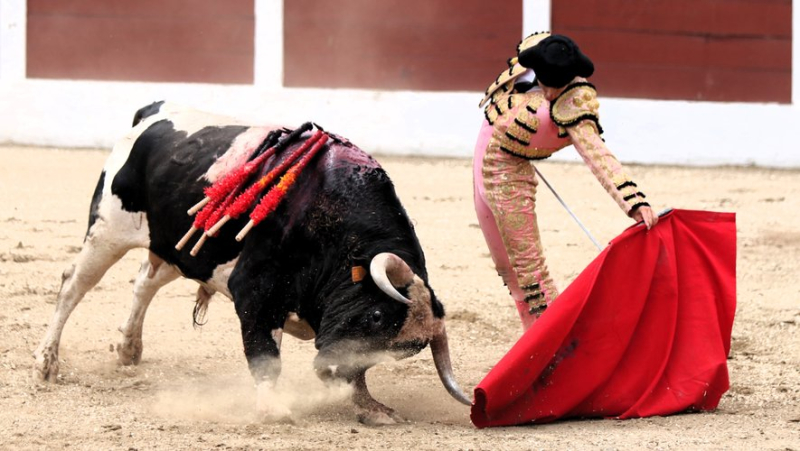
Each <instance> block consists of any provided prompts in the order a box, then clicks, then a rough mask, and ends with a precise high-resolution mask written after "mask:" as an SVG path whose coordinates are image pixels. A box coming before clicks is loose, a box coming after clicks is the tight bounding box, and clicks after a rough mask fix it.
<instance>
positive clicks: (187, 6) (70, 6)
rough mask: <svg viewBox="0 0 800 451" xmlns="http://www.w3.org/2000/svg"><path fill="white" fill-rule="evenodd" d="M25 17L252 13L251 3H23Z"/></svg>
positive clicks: (32, 0)
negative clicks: (25, 8)
mask: <svg viewBox="0 0 800 451" xmlns="http://www.w3.org/2000/svg"><path fill="white" fill-rule="evenodd" d="M27 1H28V15H34V16H35V15H80V16H115V17H119V16H123V17H182V18H187V17H193V16H206V17H228V16H250V17H252V16H253V14H254V5H253V0H225V1H207V0H167V1H165V0H136V1H113V0H112V1H109V0H69V1H58V0H27Z"/></svg>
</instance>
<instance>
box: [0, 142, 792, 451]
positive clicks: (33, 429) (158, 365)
mask: <svg viewBox="0 0 800 451" xmlns="http://www.w3.org/2000/svg"><path fill="white" fill-rule="evenodd" d="M106 155H107V152H105V151H100V150H56V149H38V148H16V147H0V161H2V162H3V164H2V165H0V296H1V297H2V298H1V299H0V303H1V304H0V305H2V306H3V308H2V310H0V449H61V448H68V449H104V450H106V449H108V450H112V449H122V450H130V449H137V450H149V449H339V448H341V449H378V448H383V449H625V450H627V449H759V450H761V449H768V450H787V449H795V450H798V449H800V406H799V405H798V401H800V301H799V300H798V298H800V282H798V281H797V275H798V264H799V262H800V215H798V214H796V212H797V211H798V210H800V177H799V176H800V172H798V171H779V170H765V169H756V168H714V169H698V168H677V167H645V166H633V167H629V172H631V174H632V175H633V176H634V178H635V179H636V180H637V181H638V182H639V183H640V186H642V187H643V188H644V190H645V191H646V192H647V194H648V195H649V199H650V200H651V203H653V205H654V208H656V209H657V210H661V209H663V208H665V207H677V208H687V209H704V210H716V211H733V212H736V213H737V226H738V233H739V235H738V309H737V316H736V322H735V325H734V329H733V350H732V353H731V356H730V360H729V364H730V365H729V370H730V373H731V385H732V387H731V390H730V391H729V392H728V393H727V394H726V395H725V396H724V397H723V399H722V401H721V403H720V407H719V409H718V410H717V411H716V412H711V413H701V414H682V415H675V416H670V417H664V418H661V417H659V418H647V419H639V420H628V421H617V420H583V421H565V422H559V423H556V424H549V425H543V426H524V427H511V428H496V429H487V430H478V429H476V428H474V427H473V426H472V425H471V423H470V422H469V417H468V409H467V408H466V407H464V406H462V405H460V404H458V403H456V402H455V401H454V400H452V399H451V398H450V397H449V396H448V395H447V393H446V392H445V391H444V389H443V388H442V387H441V385H440V383H439V381H438V378H437V376H436V371H435V369H434V366H433V364H432V359H431V357H430V353H429V352H427V350H426V351H423V353H421V354H420V355H418V356H415V357H413V358H410V359H407V360H404V361H400V362H392V363H386V364H382V365H380V366H378V367H376V368H374V369H372V370H370V372H369V373H368V381H369V383H370V387H371V389H372V392H373V394H374V395H375V397H376V398H377V399H378V400H380V401H382V402H384V403H386V404H387V405H389V406H391V407H394V408H395V409H397V411H398V412H399V413H400V414H401V415H403V416H404V417H405V418H407V419H408V420H409V421H408V423H405V424H400V425H396V426H391V427H383V428H369V427H365V426H363V425H361V424H359V423H357V422H356V420H355V417H354V415H353V413H352V410H351V408H350V404H349V402H348V401H347V399H346V397H347V392H346V390H339V391H336V390H333V391H327V390H326V389H324V388H323V386H322V384H321V383H320V382H319V381H317V380H316V377H315V376H314V375H313V373H312V371H311V359H312V358H313V355H314V347H313V344H312V343H310V342H300V341H298V340H295V339H293V338H286V339H285V340H284V348H283V359H284V372H283V375H282V379H281V382H280V390H281V392H282V396H284V397H285V399H284V401H285V402H287V403H289V404H290V405H291V406H292V408H293V410H294V412H295V414H294V419H293V422H290V423H281V424H267V423H263V422H261V421H259V420H258V419H257V417H256V415H255V412H254V406H253V396H254V390H253V387H252V381H251V380H250V376H249V373H248V371H247V367H246V363H245V359H244V356H243V354H242V350H241V349H242V346H241V342H240V335H239V326H238V320H237V319H236V317H235V315H234V311H233V307H232V305H231V303H230V302H228V301H227V300H225V299H224V298H221V297H217V298H215V302H212V304H211V306H210V311H209V322H208V324H207V325H206V326H204V327H203V328H201V329H193V327H192V321H191V314H192V307H193V300H194V292H195V284H194V283H193V282H190V281H177V282H175V283H173V284H171V285H169V286H167V287H165V288H164V289H163V290H162V291H161V292H160V293H159V295H158V296H157V297H156V300H155V301H154V302H153V305H152V306H151V308H150V311H149V312H148V317H147V320H146V322H145V331H144V344H145V350H144V357H143V361H142V363H141V364H140V365H139V366H136V367H121V366H118V365H117V363H116V352H112V350H111V349H112V347H113V346H114V344H115V343H117V341H118V339H119V333H118V332H117V327H118V325H120V324H121V323H122V321H123V320H124V319H125V318H126V317H127V314H128V309H129V304H130V292H131V285H132V282H133V277H134V275H135V274H136V272H137V271H138V267H139V261H140V260H141V259H142V258H143V256H144V253H143V252H131V253H130V254H128V256H126V257H125V258H124V259H123V261H121V262H120V263H119V264H117V265H116V266H115V267H114V268H112V270H111V271H110V272H109V273H108V274H107V275H106V277H105V278H104V279H103V280H102V281H101V283H100V284H99V285H98V286H97V287H96V288H95V289H94V290H93V291H92V292H90V293H89V295H88V296H87V297H86V298H85V300H84V301H83V302H82V303H81V304H80V305H79V306H78V308H77V309H76V310H75V312H74V313H73V315H72V317H71V319H70V321H69V323H68V324H67V328H66V330H65V333H64V336H63V340H62V342H61V359H62V363H61V377H60V379H59V382H58V383H57V384H46V385H41V384H37V383H36V382H35V381H34V380H33V378H32V373H31V366H32V363H33V359H32V357H31V353H32V351H33V350H34V348H35V347H36V345H37V344H38V342H39V340H40V338H41V337H42V335H43V334H44V331H45V327H46V324H47V323H48V321H50V317H51V315H52V312H53V310H54V301H55V297H56V293H57V290H58V289H59V286H60V281H61V272H62V271H63V270H64V269H65V268H66V267H67V266H68V264H69V263H70V262H71V260H72V259H73V258H74V257H75V254H76V252H78V250H79V249H80V246H81V242H82V238H83V234H84V233H85V229H86V220H87V217H88V206H89V200H90V197H91V193H92V190H93V188H94V185H95V183H96V179H97V177H98V175H99V172H100V168H101V167H102V165H103V161H104V159H105V157H106ZM379 160H380V161H381V162H382V164H383V165H384V167H385V168H386V169H387V170H388V171H389V173H390V175H391V176H392V178H393V179H394V181H395V183H396V185H397V189H398V192H399V195H400V198H401V199H402V201H403V203H404V204H405V206H406V208H407V210H408V212H409V214H410V216H411V217H412V218H413V219H414V221H415V223H416V227H417V231H418V234H419V237H420V240H421V241H422V245H423V248H424V249H425V251H426V254H427V257H428V262H429V266H428V270H429V273H430V280H431V284H432V286H433V287H434V288H435V290H436V292H437V294H438V295H439V297H440V298H441V299H442V300H443V302H444V303H445V305H446V307H447V310H448V317H449V320H448V331H449V334H450V342H451V347H452V358H453V363H454V368H455V371H456V375H457V377H458V379H459V380H460V382H461V384H462V386H464V387H465V388H466V389H468V390H470V389H471V388H472V387H473V386H474V385H476V384H477V383H478V382H479V381H480V380H481V378H482V377H483V376H484V375H485V374H486V373H487V371H488V370H489V369H490V368H491V367H492V365H493V364H494V363H496V362H497V361H498V360H499V359H500V357H501V356H502V355H503V354H504V353H505V352H506V351H507V350H508V349H509V348H510V347H511V345H512V344H513V343H514V342H515V340H516V339H517V338H518V337H519V335H520V328H519V325H518V324H519V322H518V319H517V317H516V312H515V310H514V308H513V306H512V304H511V301H510V298H509V297H508V296H507V294H506V292H505V289H504V287H503V286H502V283H501V282H500V279H499V277H498V276H497V275H496V274H495V273H494V270H493V268H492V263H491V260H490V258H489V255H488V253H487V251H486V249H485V245H484V242H483V238H482V236H481V234H480V230H479V229H478V226H477V223H476V220H475V217H474V213H473V208H472V200H471V192H472V191H471V173H470V163H469V161H466V160H446V159H445V160H443V159H417V158H389V157H384V158H379ZM540 168H541V169H542V171H543V172H544V173H545V174H546V176H547V177H548V178H549V179H550V180H551V181H552V182H554V183H555V185H556V187H557V188H558V189H559V191H560V194H561V195H562V197H564V198H565V199H566V200H567V202H568V203H569V204H570V205H571V207H572V208H573V210H575V211H576V213H577V214H578V215H579V216H580V217H581V218H582V219H583V221H584V222H585V223H586V224H587V225H588V227H589V228H590V229H591V230H592V232H593V233H594V234H595V235H596V236H597V237H598V239H600V241H602V242H607V241H608V240H610V239H611V238H613V237H614V236H616V235H617V234H618V233H620V232H621V231H622V230H623V229H624V228H625V227H627V226H628V225H629V224H630V220H629V219H627V218H626V217H625V216H624V215H623V214H622V213H621V212H620V211H619V210H618V208H617V207H616V205H615V204H614V203H613V202H612V200H611V199H610V197H608V195H607V194H606V193H605V192H604V191H603V190H602V188H601V187H600V185H599V184H598V183H597V181H596V180H595V179H594V178H593V177H592V175H591V174H590V172H589V171H588V169H587V168H586V167H584V166H582V165H579V164H569V163H556V162H544V163H542V164H541V165H540ZM543 189H544V188H543ZM539 204H540V205H539V209H538V211H539V214H540V218H541V219H540V220H541V221H542V229H543V234H544V242H545V245H546V247H547V254H548V257H549V262H550V267H551V270H552V272H553V273H554V276H555V278H556V281H557V283H558V284H559V286H561V287H562V288H563V287H565V286H566V285H567V284H568V283H569V282H570V281H571V280H572V279H573V278H574V277H575V276H576V275H577V274H578V273H579V272H580V271H581V269H582V268H584V267H585V266H586V265H587V264H588V263H589V262H590V261H591V259H592V258H593V257H594V256H595V255H596V254H597V250H596V249H595V248H594V247H593V245H592V244H591V243H590V242H589V240H588V239H587V238H586V237H585V236H584V235H583V234H582V232H581V231H580V229H579V228H578V227H577V226H576V225H575V224H574V223H573V222H572V220H571V219H570V218H569V216H568V215H567V214H566V213H565V212H564V211H563V210H562V209H561V207H560V205H558V204H557V203H556V201H555V200H554V198H553V196H552V195H550V193H548V192H546V191H542V192H540V195H539Z"/></svg>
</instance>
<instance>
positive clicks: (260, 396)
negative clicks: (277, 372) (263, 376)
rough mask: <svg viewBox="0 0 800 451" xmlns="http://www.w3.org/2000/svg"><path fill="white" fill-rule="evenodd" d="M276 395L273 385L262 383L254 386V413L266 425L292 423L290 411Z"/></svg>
mask: <svg viewBox="0 0 800 451" xmlns="http://www.w3.org/2000/svg"><path fill="white" fill-rule="evenodd" d="M280 398H281V397H280V396H279V395H278V394H277V393H276V391H275V388H274V385H273V384H272V383H270V382H262V383H260V384H258V385H257V386H256V412H257V413H258V416H259V418H260V419H261V420H262V421H264V422H266V423H294V420H293V419H292V410H291V409H290V408H289V406H287V405H286V404H285V403H284V402H283V400H281V399H280Z"/></svg>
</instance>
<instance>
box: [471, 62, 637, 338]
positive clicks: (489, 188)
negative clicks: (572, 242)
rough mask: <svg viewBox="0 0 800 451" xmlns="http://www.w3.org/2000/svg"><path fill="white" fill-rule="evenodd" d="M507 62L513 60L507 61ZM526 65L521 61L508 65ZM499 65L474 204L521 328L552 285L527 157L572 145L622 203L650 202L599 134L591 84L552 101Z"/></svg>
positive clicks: (580, 82)
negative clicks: (521, 84) (523, 89)
mask: <svg viewBox="0 0 800 451" xmlns="http://www.w3.org/2000/svg"><path fill="white" fill-rule="evenodd" d="M510 66H511V65H510ZM515 67H517V68H518V70H525V69H524V68H521V67H520V66H518V65H516V66H511V69H510V71H511V72H512V75H513V69H514V68H515ZM508 72H509V71H506V72H504V73H503V74H501V76H500V77H498V80H497V81H495V83H494V84H493V85H492V86H491V87H490V88H489V90H488V91H487V96H486V98H485V99H484V101H483V102H482V103H481V105H485V108H484V114H485V118H486V120H485V121H484V123H483V126H482V129H481V133H480V136H479V138H478V143H477V145H476V149H475V158H474V161H473V172H474V182H475V208H476V212H477V213H478V218H479V222H480V225H481V229H482V231H483V233H484V236H485V238H486V241H487V244H488V245H489V249H490V251H491V254H492V258H493V260H494V263H495V266H496V267H497V270H498V273H499V274H500V275H501V276H502V277H503V280H504V282H505V283H506V285H507V286H508V288H509V290H510V291H511V295H512V297H513V298H514V300H515V302H516V304H517V309H518V310H519V313H520V316H521V317H522V322H523V327H524V328H525V329H527V328H528V327H529V326H530V325H531V324H532V323H533V321H534V320H535V319H536V317H537V316H538V314H540V313H541V312H542V311H543V310H544V308H545V307H546V306H547V305H548V304H549V303H551V302H552V301H553V300H554V299H555V298H556V296H557V295H558V291H557V289H556V287H555V284H554V283H553V280H552V278H551V277H550V274H549V271H548V269H547V265H546V264H545V259H544V255H543V253H542V244H541V239H540V235H539V228H538V224H537V220H536V213H535V210H534V207H535V196H536V187H537V184H538V180H537V178H536V173H535V169H534V168H533V166H532V165H531V160H541V159H544V158H547V157H549V156H551V155H552V154H553V153H555V152H557V151H559V150H560V149H562V148H564V147H566V146H568V145H570V144H572V145H573V146H574V147H575V149H576V150H577V151H578V153H579V154H580V156H581V157H582V158H583V160H584V162H585V163H586V164H587V165H588V166H589V168H590V169H591V171H592V173H593V174H594V175H595V176H596V177H597V179H598V180H599V181H600V183H601V184H602V185H603V187H604V188H605V189H606V191H608V193H609V194H610V195H611V197H612V198H613V199H614V200H615V201H616V202H617V204H618V205H619V206H620V208H622V210H623V211H624V212H625V213H626V214H628V215H631V214H632V213H633V211H634V210H635V209H636V208H638V207H640V206H642V205H648V204H647V202H646V201H645V195H644V194H643V193H642V192H641V191H639V189H638V187H637V186H636V183H634V182H633V180H631V178H630V177H628V175H627V174H626V173H625V171H624V170H623V168H622V166H621V165H620V163H619V161H618V160H617V159H616V157H614V155H613V154H612V153H611V152H610V151H609V150H608V148H607V147H606V145H605V143H604V141H603V139H602V138H601V137H600V134H601V133H602V128H601V127H600V114H599V102H598V100H597V91H596V90H595V87H594V86H593V85H591V84H590V83H588V82H587V81H586V80H585V79H581V78H576V79H575V80H573V82H572V83H571V84H570V85H568V86H567V87H566V89H564V91H563V93H562V94H561V95H560V96H559V97H558V98H556V99H555V100H554V101H553V102H552V104H551V103H550V102H548V101H547V100H546V99H545V98H544V95H543V93H542V91H541V90H540V89H538V88H533V89H530V90H528V91H527V92H518V90H517V88H515V86H514V80H513V78H511V79H504V78H503V75H504V74H507V73H508Z"/></svg>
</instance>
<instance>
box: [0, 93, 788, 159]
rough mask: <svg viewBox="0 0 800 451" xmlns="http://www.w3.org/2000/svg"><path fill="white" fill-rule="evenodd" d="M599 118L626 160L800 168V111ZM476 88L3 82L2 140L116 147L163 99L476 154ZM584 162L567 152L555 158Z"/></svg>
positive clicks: (622, 102) (636, 110)
mask: <svg viewBox="0 0 800 451" xmlns="http://www.w3.org/2000/svg"><path fill="white" fill-rule="evenodd" d="M599 89H600V94H601V98H600V100H601V109H600V111H601V115H602V119H601V122H602V124H603V126H604V128H605V130H606V133H605V135H604V136H605V139H606V142H607V144H608V146H609V148H611V150H612V151H613V152H614V153H615V154H616V155H617V157H618V158H619V159H620V160H621V161H623V162H635V163H644V164H677V165H758V166H765V167H800V152H797V151H791V150H790V149H791V148H795V147H796V143H793V139H792V136H793V135H792V133H793V129H794V127H795V126H797V124H800V107H798V106H792V105H775V104H744V103H710V102H685V101H653V100H631V99H611V98H603V97H602V87H599ZM481 97H482V93H479V92H459V93H435V92H402V91H399V92H386V91H380V92H379V91H362V90H321V89H273V90H270V89H266V88H259V87H254V86H249V85H241V86H239V85H205V84H171V83H128V82H96V81H65V80H32V79H22V80H17V81H4V82H3V83H0V142H10V143H18V144H29V145H44V146H58V147H100V148H110V147H111V146H112V144H113V142H114V141H115V140H116V139H117V138H118V137H120V136H121V135H122V134H124V133H125V131H126V129H127V128H128V127H130V124H131V119H132V118H133V114H134V112H135V111H136V110H137V109H138V108H140V107H141V106H144V105H146V104H148V103H150V102H152V101H155V100H167V101H171V102H176V103H182V104H186V105H188V106H192V107H195V108H198V109H203V110H206V111H210V112H215V113H219V114H226V115H231V116H236V117H240V118H243V119H246V120H249V121H252V122H253V123H254V124H284V125H287V126H294V125H298V124H300V123H301V122H304V121H307V120H312V121H314V122H317V123H319V124H320V125H321V126H323V127H324V128H326V129H328V130H331V131H333V132H335V133H338V134H340V135H342V136H345V137H347V138H349V139H350V140H351V141H353V142H354V143H356V144H357V145H359V146H360V147H362V148H363V149H365V150H367V151H368V152H371V153H380V154H394V155H425V156H447V157H466V158H468V157H470V156H471V155H472V150H473V146H474V142H475V138H476V136H477V132H478V128H479V126H480V123H481V121H482V120H483V115H482V112H481V110H480V109H478V102H479V101H480V99H481ZM553 158H554V159H558V160H577V159H578V157H577V154H576V153H575V152H574V151H573V150H572V149H565V150H563V151H561V152H559V153H558V154H556V156H554V157H553Z"/></svg>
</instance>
